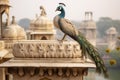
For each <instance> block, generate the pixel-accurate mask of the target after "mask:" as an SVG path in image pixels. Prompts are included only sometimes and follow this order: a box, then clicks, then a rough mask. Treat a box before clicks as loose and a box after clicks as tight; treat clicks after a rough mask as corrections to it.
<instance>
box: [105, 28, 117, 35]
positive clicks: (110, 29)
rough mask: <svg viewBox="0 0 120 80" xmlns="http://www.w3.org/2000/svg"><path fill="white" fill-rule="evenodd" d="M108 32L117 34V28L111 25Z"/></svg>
mask: <svg viewBox="0 0 120 80" xmlns="http://www.w3.org/2000/svg"><path fill="white" fill-rule="evenodd" d="M106 33H107V34H117V30H116V28H115V27H110V28H109V29H108V30H107V31H106Z"/></svg>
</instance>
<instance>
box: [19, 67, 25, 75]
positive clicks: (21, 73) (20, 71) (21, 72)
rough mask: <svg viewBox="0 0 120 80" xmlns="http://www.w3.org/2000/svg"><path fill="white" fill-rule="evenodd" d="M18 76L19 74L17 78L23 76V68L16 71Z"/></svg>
mask: <svg viewBox="0 0 120 80" xmlns="http://www.w3.org/2000/svg"><path fill="white" fill-rule="evenodd" d="M18 74H19V76H24V74H25V73H24V70H23V68H19V69H18Z"/></svg>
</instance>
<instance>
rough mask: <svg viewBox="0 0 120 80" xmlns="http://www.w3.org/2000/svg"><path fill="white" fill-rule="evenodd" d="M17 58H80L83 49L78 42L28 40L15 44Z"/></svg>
mask: <svg viewBox="0 0 120 80" xmlns="http://www.w3.org/2000/svg"><path fill="white" fill-rule="evenodd" d="M13 55H14V56H15V57H17V58H80V57H81V50H80V46H79V44H78V43H77V42H74V41H64V42H59V41H56V40H33V41H32V40H26V41H19V42H17V43H15V44H14V46H13Z"/></svg>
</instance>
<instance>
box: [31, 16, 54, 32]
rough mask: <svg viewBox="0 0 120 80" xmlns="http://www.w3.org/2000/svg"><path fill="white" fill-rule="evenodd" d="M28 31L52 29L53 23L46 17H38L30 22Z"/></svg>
mask: <svg viewBox="0 0 120 80" xmlns="http://www.w3.org/2000/svg"><path fill="white" fill-rule="evenodd" d="M30 29H32V30H47V29H53V23H52V21H50V20H49V19H48V18H47V17H46V16H39V17H38V18H37V19H36V20H32V21H31V23H30Z"/></svg>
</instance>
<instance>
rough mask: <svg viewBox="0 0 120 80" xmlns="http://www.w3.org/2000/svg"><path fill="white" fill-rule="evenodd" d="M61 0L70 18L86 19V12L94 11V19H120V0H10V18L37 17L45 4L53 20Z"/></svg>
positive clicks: (67, 16)
mask: <svg viewBox="0 0 120 80" xmlns="http://www.w3.org/2000/svg"><path fill="white" fill-rule="evenodd" d="M59 2H63V3H65V4H66V7H65V10H66V18H67V19H69V20H75V21H81V20H84V12H85V11H92V12H93V19H94V20H95V21H96V20H98V19H99V18H100V17H111V18H112V19H120V6H119V5H120V4H119V3H120V0H10V5H11V6H12V7H11V8H10V18H11V16H13V15H14V16H15V17H16V19H17V21H18V20H20V19H22V18H29V19H35V15H36V14H38V15H40V8H39V7H40V6H41V5H42V6H44V7H45V9H46V12H47V16H48V17H49V18H50V19H51V20H52V19H53V17H54V16H55V15H56V14H57V13H56V12H55V9H56V7H57V6H58V3H59Z"/></svg>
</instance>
